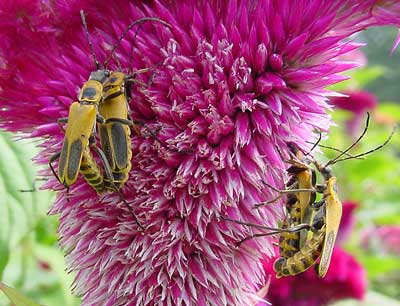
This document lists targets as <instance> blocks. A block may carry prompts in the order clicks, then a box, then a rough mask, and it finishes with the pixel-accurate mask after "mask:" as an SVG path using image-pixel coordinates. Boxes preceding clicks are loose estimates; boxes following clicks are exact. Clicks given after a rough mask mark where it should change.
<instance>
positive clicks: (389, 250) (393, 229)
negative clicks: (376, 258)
mask: <svg viewBox="0 0 400 306" xmlns="http://www.w3.org/2000/svg"><path fill="white" fill-rule="evenodd" d="M361 244H362V245H363V247H364V248H365V249H367V250H371V251H373V252H377V253H380V254H387V255H394V256H400V226H399V225H383V226H379V227H376V228H372V229H369V230H367V231H365V232H364V233H363V237H362V241H361Z"/></svg>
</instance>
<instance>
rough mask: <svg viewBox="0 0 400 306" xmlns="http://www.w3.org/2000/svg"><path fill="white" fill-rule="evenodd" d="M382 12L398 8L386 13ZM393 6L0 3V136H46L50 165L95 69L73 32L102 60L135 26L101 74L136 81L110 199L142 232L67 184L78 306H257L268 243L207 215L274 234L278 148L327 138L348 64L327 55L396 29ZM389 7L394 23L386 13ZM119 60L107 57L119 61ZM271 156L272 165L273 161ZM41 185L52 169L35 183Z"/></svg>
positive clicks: (69, 248)
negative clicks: (126, 160) (120, 173)
mask: <svg viewBox="0 0 400 306" xmlns="http://www.w3.org/2000/svg"><path fill="white" fill-rule="evenodd" d="M392 8H394V9H395V11H392V10H391V9H392ZM397 9H398V4H397V3H396V1H375V0H374V1H372V0H368V1H333V2H332V1H324V0H313V1H311V2H310V1H299V2H297V4H296V6H294V5H293V4H292V3H291V2H290V1H288V0H279V1H278V0H273V1H258V2H247V1H236V0H232V1H188V2H185V3H184V2H182V1H163V0H160V1H154V2H150V3H149V2H146V4H143V3H141V2H140V1H138V2H132V3H129V4H126V3H124V4H115V5H113V6H110V5H109V3H108V2H106V1H96V5H93V3H92V1H88V0H87V1H85V0H75V1H69V2H68V3H64V2H41V1H33V2H32V1H23V0H18V1H3V2H2V3H1V4H0V15H1V16H0V17H1V18H0V20H1V21H0V38H1V41H2V46H1V48H0V59H1V65H0V88H1V100H0V103H1V108H0V118H1V121H0V125H1V127H3V128H5V129H8V130H11V131H23V132H25V133H28V136H29V137H41V138H43V143H42V144H41V147H43V152H42V153H41V154H40V155H39V156H38V157H37V158H36V160H37V162H39V163H42V164H47V162H48V159H49V157H50V156H52V155H53V154H54V153H56V152H58V151H59V150H60V148H61V145H62V139H63V137H64V134H63V133H62V132H61V131H60V130H59V129H58V128H57V126H56V120H57V119H58V118H61V117H66V116H67V115H68V109H69V106H70V104H71V103H72V102H73V101H76V99H77V93H78V92H79V90H80V88H81V86H82V84H83V82H84V81H85V80H87V78H88V76H89V74H90V72H91V71H92V70H94V69H95V67H94V66H95V65H94V63H93V60H92V58H91V55H90V54H91V53H90V48H89V46H88V42H87V39H86V36H85V32H84V31H83V29H82V23H81V20H80V14H79V12H80V10H83V11H84V12H85V15H86V20H87V24H88V28H89V32H90V36H91V39H92V40H93V46H94V49H95V53H96V57H97V58H98V60H99V62H103V61H104V60H105V59H106V58H107V56H108V55H109V53H110V48H111V46H113V45H114V44H115V42H116V41H117V39H118V37H119V36H120V35H121V33H122V32H123V31H124V30H125V29H126V28H127V26H128V25H129V24H130V23H131V22H132V21H133V20H136V19H139V18H143V17H149V16H150V17H157V18H160V19H161V20H163V21H165V22H167V23H169V24H170V25H171V27H166V26H165V25H162V24H160V23H157V22H146V23H144V24H142V25H141V26H140V30H138V31H137V32H136V28H133V29H132V30H131V31H129V33H128V34H127V35H126V36H125V37H124V38H123V40H122V41H121V44H120V46H119V47H118V48H117V50H116V53H115V55H114V57H113V58H112V61H111V62H110V66H109V68H110V69H112V70H119V69H120V68H119V67H122V70H123V71H124V72H127V71H135V70H138V69H142V68H149V67H151V69H150V71H149V72H148V73H141V74H138V75H137V79H138V82H136V83H135V84H134V86H133V88H132V99H131V100H130V101H129V106H130V109H131V116H132V118H133V119H134V120H137V121H140V122H144V123H146V126H147V127H149V128H150V129H151V130H152V131H156V134H157V138H158V140H159V141H160V142H161V143H160V142H159V141H157V140H156V139H154V137H152V136H151V135H150V134H149V131H148V130H146V128H144V127H142V128H141V135H140V136H137V135H131V138H132V150H133V154H132V156H133V157H132V160H131V163H132V170H131V171H130V173H129V180H128V182H127V183H126V184H125V185H124V187H123V188H122V189H121V192H122V193H123V194H124V196H125V197H126V199H127V200H128V202H129V204H130V205H131V207H132V209H133V210H134V211H135V213H136V215H137V216H138V217H139V219H140V220H141V222H142V224H143V225H145V226H146V230H145V232H144V233H141V232H140V230H139V229H138V227H137V225H136V224H135V222H134V220H133V219H132V216H131V214H130V213H129V211H128V210H127V208H126V207H125V206H124V205H123V203H122V201H121V199H120V197H119V196H118V195H117V194H106V195H101V196H98V195H96V193H95V192H94V191H93V190H92V189H91V188H90V187H89V186H88V185H87V184H86V182H85V181H84V180H83V179H82V178H79V179H78V181H77V182H76V183H75V184H74V185H73V186H71V188H70V193H69V194H68V200H67V198H66V197H67V195H66V192H65V190H64V191H60V190H62V186H60V184H59V183H58V182H57V181H56V179H55V178H51V179H50V180H49V182H48V183H46V186H47V187H48V188H49V189H54V190H59V191H60V192H59V194H58V198H57V200H56V201H55V203H54V205H53V207H52V208H51V211H50V212H51V213H52V214H60V227H59V236H60V244H61V247H62V248H63V249H64V250H65V251H66V252H67V255H66V260H67V265H68V269H69V270H70V271H77V276H76V279H75V282H74V291H75V293H76V294H78V295H81V296H82V297H83V302H82V304H83V305H216V306H219V305H253V304H254V299H253V297H254V293H255V292H257V290H258V289H260V288H261V287H263V285H264V284H265V278H264V276H263V269H262V266H261V264H260V263H259V262H258V259H259V258H261V257H262V256H263V255H265V254H269V253H270V251H271V238H268V237H266V238H264V239H254V240H251V241H249V242H248V243H245V244H244V246H243V247H240V248H237V247H236V243H237V242H238V241H239V240H241V239H242V238H244V237H246V236H248V235H250V234H252V233H254V232H255V230H254V229H252V228H247V227H243V226H241V225H238V224H235V223H229V222H226V221H222V220H220V219H219V218H218V216H220V215H222V216H228V217H231V218H234V219H240V220H246V221H251V222H254V223H259V224H266V225H269V226H276V224H277V218H280V217H281V216H280V213H279V211H280V210H278V209H277V208H276V206H273V207H272V206H271V207H265V208H263V209H262V210H258V211H256V210H254V209H252V207H253V205H254V204H256V203H259V202H261V201H266V200H270V199H272V198H273V197H274V196H275V194H274V192H273V191H272V190H271V189H270V188H268V187H267V186H266V185H265V182H267V183H269V184H271V185H274V186H281V185H282V184H283V178H284V173H285V171H284V170H285V168H286V166H287V165H285V163H284V162H283V161H282V157H285V155H287V145H286V144H287V143H288V142H295V143H296V144H297V145H298V146H299V147H300V148H302V149H304V150H307V148H308V147H309V146H310V145H309V144H308V141H311V142H312V141H314V140H315V136H314V135H313V133H312V132H313V131H314V129H318V130H321V131H326V130H327V129H328V128H329V125H330V119H329V116H328V115H327V114H326V110H327V109H329V107H330V106H329V104H327V97H328V96H329V95H330V92H329V91H326V90H325V89H324V88H325V86H328V85H331V84H333V83H335V82H338V81H340V80H342V79H343V76H341V75H339V74H338V73H339V72H342V71H345V70H347V69H349V68H350V67H351V66H352V64H348V63H346V62H344V61H339V59H338V57H339V56H340V55H342V54H345V53H347V52H349V51H351V50H352V49H354V48H357V47H358V45H357V44H355V43H353V42H349V41H345V39H346V38H347V37H349V36H350V35H351V34H353V33H355V32H357V31H360V30H363V29H365V28H366V27H368V26H369V25H376V24H395V25H399V24H400V22H399V20H398V15H397V14H396V13H393V12H397V11H398V10H397ZM396 10H397V11H396ZM117 59H118V60H117ZM282 155H283V156H282ZM47 174H48V175H50V172H49V171H48V172H47Z"/></svg>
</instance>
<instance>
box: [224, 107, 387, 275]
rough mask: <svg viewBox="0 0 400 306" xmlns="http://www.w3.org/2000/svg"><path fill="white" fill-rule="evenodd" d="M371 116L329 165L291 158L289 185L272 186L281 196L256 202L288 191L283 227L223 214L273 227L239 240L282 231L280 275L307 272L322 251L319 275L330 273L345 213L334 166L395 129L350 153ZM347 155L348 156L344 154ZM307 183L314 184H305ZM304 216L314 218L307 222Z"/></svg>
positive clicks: (279, 260) (362, 135) (360, 155)
mask: <svg viewBox="0 0 400 306" xmlns="http://www.w3.org/2000/svg"><path fill="white" fill-rule="evenodd" d="M369 119H370V116H369V114H367V119H366V124H365V128H364V131H363V132H362V134H361V135H360V136H359V137H358V139H357V140H356V141H355V142H353V144H351V145H350V146H349V147H348V148H347V149H345V150H344V151H340V150H338V151H340V152H341V153H340V154H339V155H338V156H337V157H335V158H333V159H331V160H330V161H328V162H327V163H326V164H325V165H322V164H320V163H319V162H318V161H316V160H313V159H306V158H303V160H301V161H300V160H299V161H293V160H292V161H289V162H290V163H292V164H294V165H296V166H295V168H293V166H292V167H290V168H289V169H288V173H289V174H290V175H291V177H290V180H289V182H288V185H289V187H288V189H286V190H278V189H276V188H274V187H273V186H271V187H272V188H273V189H274V190H276V191H277V192H279V196H278V197H276V198H275V199H274V200H272V201H268V202H263V203H259V204H258V205H256V208H257V207H261V206H263V205H267V204H271V203H273V202H274V201H276V200H277V199H279V198H280V197H281V196H282V195H283V194H288V200H287V203H286V212H287V220H285V221H284V222H283V224H282V227H281V229H279V230H278V229H273V228H270V227H263V226H259V225H255V224H251V223H247V222H242V221H238V220H232V219H229V218H224V217H223V218H221V219H225V220H228V221H233V222H237V223H240V224H243V225H248V226H255V227H257V228H260V229H262V228H263V229H265V230H271V232H269V233H257V234H254V235H251V236H249V237H246V238H244V239H242V240H241V241H240V242H239V243H238V244H241V243H243V242H244V241H246V240H248V239H251V238H255V237H261V236H265V235H273V234H277V233H280V239H279V252H280V258H278V259H277V260H276V261H275V263H274V270H275V271H276V272H277V277H281V276H287V275H295V274H298V273H301V272H304V271H305V270H307V269H308V268H309V267H311V266H312V265H314V264H315V263H316V261H317V259H318V258H319V256H320V255H321V260H320V263H319V264H318V266H317V267H318V275H319V276H320V277H324V276H325V275H326V273H327V271H328V268H329V263H330V259H331V256H332V251H333V247H334V244H335V240H336V236H337V232H338V229H339V224H340V219H341V216H342V203H341V201H340V199H339V196H338V193H337V187H336V177H335V176H334V175H333V173H332V171H331V169H330V166H331V165H333V164H335V163H337V162H339V161H344V160H347V159H357V158H360V157H363V156H365V155H368V154H370V153H372V152H375V151H377V150H379V149H381V148H382V147H384V146H385V145H386V144H387V143H388V142H389V141H390V140H391V138H392V136H393V133H394V131H395V130H393V131H392V132H391V134H390V135H389V137H388V138H387V139H386V140H385V141H384V143H382V144H381V145H379V146H378V147H376V148H374V149H371V150H369V151H367V152H364V153H360V154H357V155H354V156H353V155H349V154H348V152H349V151H350V150H351V149H352V148H353V147H354V146H355V145H356V144H357V143H359V142H360V141H361V139H362V138H363V137H364V135H365V134H366V132H367V130H368V126H369ZM289 146H290V147H291V150H292V151H293V152H295V154H296V157H297V158H299V157H300V156H301V153H299V152H298V149H296V148H295V146H294V145H293V144H290V145H289ZM345 155H346V157H343V156H345ZM311 164H313V165H314V166H315V168H316V169H317V170H318V172H319V173H320V174H321V176H322V177H323V179H324V183H323V184H321V185H319V184H316V180H315V175H314V174H313V172H314V170H312V169H311V168H310V165H311ZM296 168H297V169H299V171H298V173H306V172H305V171H308V170H307V169H306V168H308V169H309V170H310V171H311V172H310V174H311V175H307V176H306V175H305V176H298V175H296V171H294V170H293V169H296ZM300 183H301V184H300ZM305 185H310V187H309V188H304V186H305ZM301 187H303V188H301ZM316 193H320V194H322V199H321V200H320V201H317V202H316V201H315V200H316ZM301 194H308V196H307V197H300V195H301ZM304 199H306V200H307V199H308V200H309V202H307V203H304V202H303V203H302V201H304ZM306 205H308V206H309V207H310V208H312V209H313V210H315V211H316V212H315V213H314V214H313V213H312V210H309V209H307V210H306V209H304V210H302V207H305V206H306ZM312 215H314V217H312ZM300 220H302V222H303V223H300ZM304 220H312V221H308V222H306V223H304ZM309 231H311V232H312V233H313V234H312V236H311V237H310V238H307V236H308V233H307V232H309ZM301 232H303V233H304V237H305V238H306V239H304V240H302V238H301V236H300V233H301Z"/></svg>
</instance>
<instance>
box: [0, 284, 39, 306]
mask: <svg viewBox="0 0 400 306" xmlns="http://www.w3.org/2000/svg"><path fill="white" fill-rule="evenodd" d="M0 290H1V291H3V292H4V294H5V295H6V296H7V297H8V298H9V300H10V302H12V303H14V304H15V305H16V306H43V305H42V304H39V303H36V302H35V301H32V300H31V299H29V298H27V297H26V296H24V295H22V294H21V293H20V292H18V290H16V289H14V288H11V287H8V286H7V285H5V284H3V283H0Z"/></svg>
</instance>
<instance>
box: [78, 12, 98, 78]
mask: <svg viewBox="0 0 400 306" xmlns="http://www.w3.org/2000/svg"><path fill="white" fill-rule="evenodd" d="M80 13H81V20H82V24H83V28H84V29H85V33H86V39H87V40H88V43H89V47H90V52H92V57H93V60H94V63H95V65H96V70H99V68H100V64H99V61H98V60H97V58H96V53H95V52H94V47H93V43H92V39H91V38H90V35H89V30H88V27H87V23H86V18H85V13H84V12H83V10H80Z"/></svg>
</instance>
